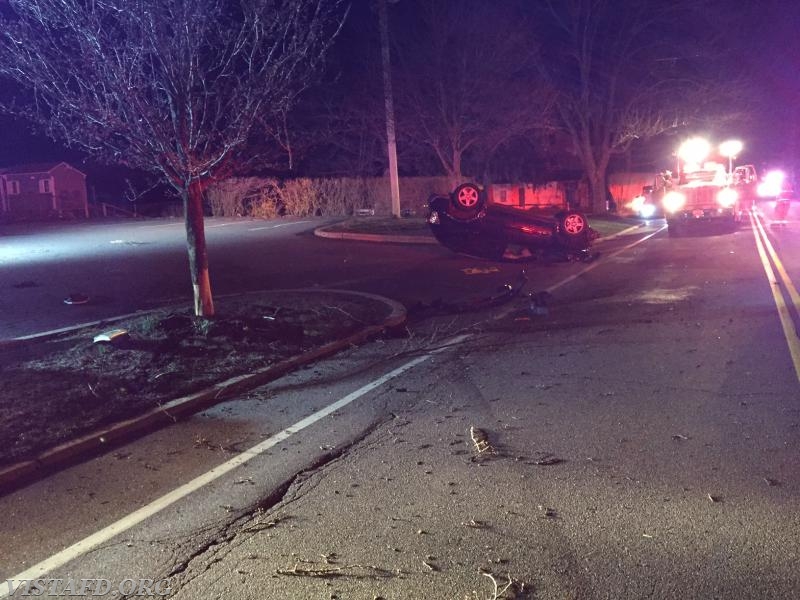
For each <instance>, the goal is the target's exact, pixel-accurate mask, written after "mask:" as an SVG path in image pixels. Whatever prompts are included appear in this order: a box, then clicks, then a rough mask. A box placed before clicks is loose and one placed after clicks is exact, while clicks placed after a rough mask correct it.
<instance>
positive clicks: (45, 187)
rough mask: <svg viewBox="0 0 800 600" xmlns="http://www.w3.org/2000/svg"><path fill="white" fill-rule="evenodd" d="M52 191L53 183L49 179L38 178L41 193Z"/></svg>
mask: <svg viewBox="0 0 800 600" xmlns="http://www.w3.org/2000/svg"><path fill="white" fill-rule="evenodd" d="M52 191H53V185H52V184H51V183H50V180H49V179H40V180H39V192H40V193H42V194H49V193H50V192H52Z"/></svg>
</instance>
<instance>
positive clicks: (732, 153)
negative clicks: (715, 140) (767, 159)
mask: <svg viewBox="0 0 800 600" xmlns="http://www.w3.org/2000/svg"><path fill="white" fill-rule="evenodd" d="M743 147H744V145H743V144H742V142H740V141H739V140H727V141H725V142H722V143H721V144H720V145H719V153H720V154H722V156H724V157H725V158H736V157H737V156H739V153H740V152H741V151H742V148H743Z"/></svg>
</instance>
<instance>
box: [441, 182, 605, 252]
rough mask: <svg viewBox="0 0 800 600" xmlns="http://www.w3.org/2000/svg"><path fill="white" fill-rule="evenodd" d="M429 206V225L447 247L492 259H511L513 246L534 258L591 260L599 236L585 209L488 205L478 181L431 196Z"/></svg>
mask: <svg viewBox="0 0 800 600" xmlns="http://www.w3.org/2000/svg"><path fill="white" fill-rule="evenodd" d="M428 209H429V212H428V224H429V225H430V228H431V231H432V232H433V235H434V236H435V237H436V239H437V240H438V241H439V242H440V243H441V244H442V245H443V246H446V247H447V248H449V249H450V250H453V251H454V252H459V253H462V254H469V255H471V256H479V257H482V258H488V259H491V260H500V259H502V258H504V256H506V257H507V254H506V251H507V249H508V247H509V245H513V246H519V247H521V248H523V249H527V250H528V251H529V255H531V256H534V257H546V256H551V257H552V256H555V257H561V258H566V259H582V258H587V257H588V250H589V247H590V246H591V243H592V240H593V239H594V238H595V237H596V234H595V233H594V231H593V230H592V229H591V228H590V227H589V224H588V221H587V219H586V217H585V215H583V214H582V213H580V212H577V211H574V210H555V211H553V210H551V211H543V210H520V209H517V208H510V207H506V206H501V205H497V204H489V203H487V202H486V197H485V194H484V193H483V191H482V190H480V188H478V187H477V186H475V185H474V184H463V185H460V186H458V187H457V188H456V189H455V190H454V191H453V192H452V193H451V194H449V195H448V196H438V195H437V196H431V198H429V200H428Z"/></svg>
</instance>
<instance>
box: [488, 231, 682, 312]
mask: <svg viewBox="0 0 800 600" xmlns="http://www.w3.org/2000/svg"><path fill="white" fill-rule="evenodd" d="M666 228H667V226H666V225H663V226H662V227H660V228H659V229H657V230H656V231H654V232H653V233H650V234H648V235H646V236H644V237H643V238H640V239H638V240H636V241H635V242H631V243H630V244H628V245H626V246H623V247H622V248H620V249H619V250H617V251H616V252H612V253H611V254H609V255H608V256H603V257H602V258H599V259H597V260H595V261H594V262H592V263H590V264H588V265H587V266H586V267H584V268H583V269H581V270H580V271H578V272H577V273H574V274H572V275H570V276H569V277H565V278H564V279H562V280H561V281H558V282H556V283H554V284H553V285H551V286H550V287H548V288H545V289H544V290H542V291H545V292H547V293H549V294H552V293H553V292H554V291H556V290H557V289H558V288H560V287H563V286H565V285H567V284H568V283H570V282H572V281H575V280H576V279H578V278H579V277H582V276H583V275H584V274H586V273H588V272H589V271H591V270H592V269H596V268H597V267H599V266H600V265H601V264H603V263H604V262H605V260H603V259H606V258H614V257H615V256H618V255H620V254H622V253H623V252H627V251H628V250H630V249H631V248H633V247H634V246H638V245H639V244H643V243H644V242H646V241H647V240H649V239H650V238H651V237H653V236H654V235H657V234H659V233H661V232H662V231H664V230H665V229H666ZM515 310H517V307H512V306H509V307H508V308H506V309H504V310H501V311H500V312H498V313H497V314H496V315H495V316H494V319H495V320H499V319H504V318H506V317H507V316H508V315H510V314H511V313H512V312H514V311H515Z"/></svg>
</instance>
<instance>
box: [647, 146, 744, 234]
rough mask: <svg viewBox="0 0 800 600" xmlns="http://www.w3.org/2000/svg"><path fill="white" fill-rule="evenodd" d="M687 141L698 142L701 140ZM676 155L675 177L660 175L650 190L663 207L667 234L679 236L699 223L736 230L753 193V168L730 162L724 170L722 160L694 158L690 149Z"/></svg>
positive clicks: (698, 153)
mask: <svg viewBox="0 0 800 600" xmlns="http://www.w3.org/2000/svg"><path fill="white" fill-rule="evenodd" d="M690 141H693V142H696V143H698V144H699V143H700V141H701V140H696V141H695V140H690ZM696 154H697V155H700V154H702V152H697V153H696ZM706 154H707V150H706ZM679 157H680V158H681V162H680V163H679V165H678V173H677V177H673V176H672V175H671V174H669V176H663V177H662V178H661V181H662V182H663V185H662V186H661V187H660V188H659V189H654V192H653V194H654V196H655V197H654V200H656V201H657V202H658V204H659V205H660V206H661V207H662V208H663V211H664V216H665V217H666V219H667V227H668V230H669V234H670V235H671V236H677V235H680V234H681V233H682V232H683V231H684V229H686V228H688V227H691V226H694V225H697V224H701V223H705V224H717V225H721V226H723V227H724V228H725V229H727V230H729V231H734V230H735V229H737V228H738V226H739V224H740V223H741V221H742V220H743V219H744V218H746V213H747V212H748V211H750V210H751V209H752V207H753V203H754V202H755V199H756V196H757V190H758V173H757V172H756V168H755V167H754V166H753V165H741V166H738V167H736V168H735V169H732V166H733V165H732V161H730V162H729V169H728V170H727V171H726V169H725V165H724V164H723V163H721V162H716V161H713V160H711V161H705V162H701V160H702V159H701V160H695V159H694V158H693V157H692V155H691V152H690V151H685V152H680V153H679ZM657 184H658V180H657Z"/></svg>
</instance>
